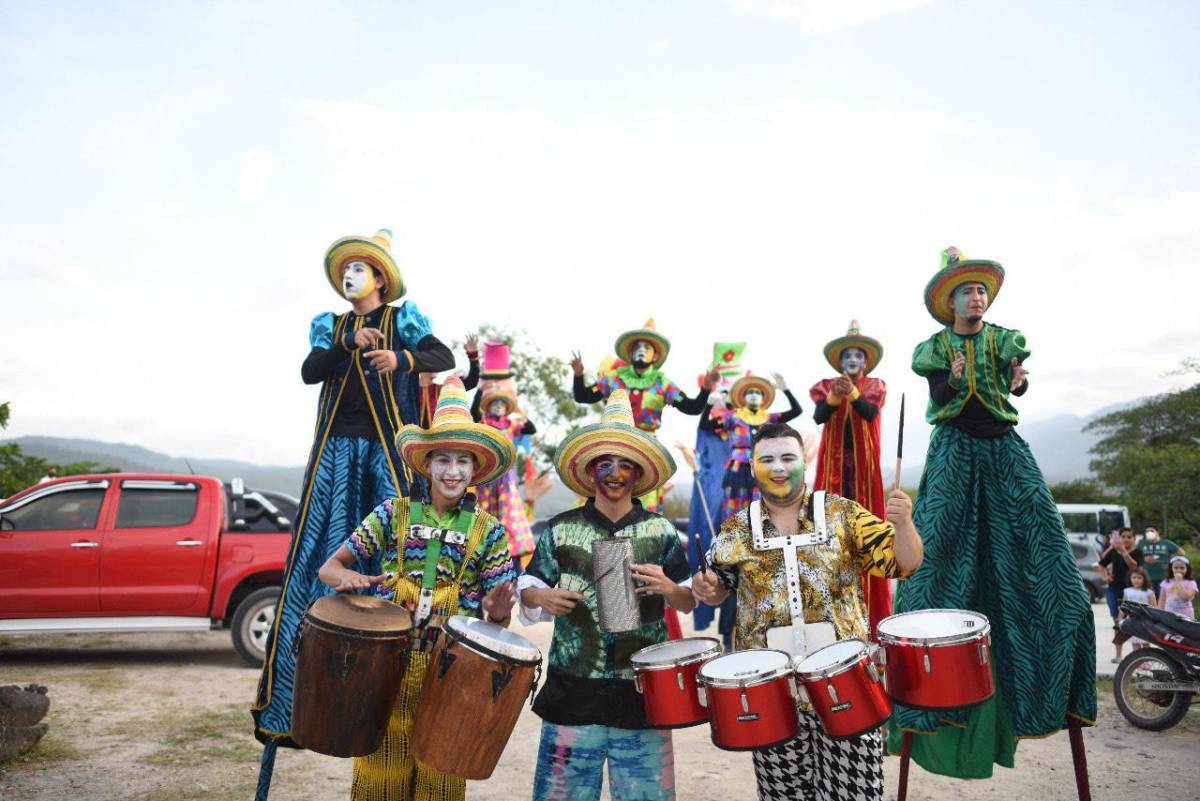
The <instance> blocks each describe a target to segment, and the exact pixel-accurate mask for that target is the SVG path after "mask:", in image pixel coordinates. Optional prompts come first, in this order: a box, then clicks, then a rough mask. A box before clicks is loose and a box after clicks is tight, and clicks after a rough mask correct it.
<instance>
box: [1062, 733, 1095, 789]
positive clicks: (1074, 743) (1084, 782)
mask: <svg viewBox="0 0 1200 801" xmlns="http://www.w3.org/2000/svg"><path fill="white" fill-rule="evenodd" d="M1067 734H1068V735H1069V736H1070V738H1071V761H1072V762H1073V763H1074V764H1075V789H1076V790H1078V791H1079V801H1092V787H1091V782H1090V781H1089V780H1088V769H1087V752H1086V751H1084V749H1083V727H1082V726H1080V725H1079V720H1078V719H1077V718H1068V720H1067Z"/></svg>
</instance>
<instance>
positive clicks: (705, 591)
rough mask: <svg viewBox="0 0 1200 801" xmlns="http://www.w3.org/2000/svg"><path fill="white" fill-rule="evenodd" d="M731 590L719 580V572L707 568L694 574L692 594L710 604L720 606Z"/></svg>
mask: <svg viewBox="0 0 1200 801" xmlns="http://www.w3.org/2000/svg"><path fill="white" fill-rule="evenodd" d="M728 594H729V591H728V590H726V589H725V588H724V587H723V586H721V582H719V581H717V574H716V573H714V572H712V571H711V570H706V571H703V572H701V573H697V574H696V575H694V576H692V595H694V596H695V597H696V600H697V601H702V602H704V603H706V604H708V605H709V606H720V605H721V602H722V601H724V600H725V596H727V595H728Z"/></svg>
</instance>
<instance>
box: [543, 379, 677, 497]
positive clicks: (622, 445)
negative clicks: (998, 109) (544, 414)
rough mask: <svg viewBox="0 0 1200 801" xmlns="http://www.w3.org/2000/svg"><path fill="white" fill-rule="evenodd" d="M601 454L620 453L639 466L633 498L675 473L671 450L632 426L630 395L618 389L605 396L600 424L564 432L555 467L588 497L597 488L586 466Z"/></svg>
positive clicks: (578, 493) (562, 476) (574, 488)
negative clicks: (639, 474) (640, 471)
mask: <svg viewBox="0 0 1200 801" xmlns="http://www.w3.org/2000/svg"><path fill="white" fill-rule="evenodd" d="M601 456H619V457H621V458H623V459H628V460H629V461H631V462H633V463H634V464H636V465H637V466H638V467H640V468H642V475H641V478H639V479H638V482H637V483H636V484H635V485H634V487H633V495H634V497H638V496H641V495H645V494H646V493H648V492H653V491H654V490H656V489H658V488H659V487H661V486H662V485H663V484H665V483H666V482H667V479H669V478H670V477H671V476H672V475H674V473H675V460H674V459H672V458H671V454H670V452H669V451H668V450H667V449H666V448H664V447H663V446H662V444H661V443H660V442H659V441H658V439H657V438H655V437H654V435H653V434H647V433H646V432H645V431H642V430H641V429H639V428H637V427H636V426H634V424H633V410H632V409H630V407H629V396H628V395H627V394H626V393H625V390H623V389H619V388H618V389H615V390H613V391H612V394H610V395H609V396H608V404H607V405H606V406H605V407H604V416H603V418H602V419H601V421H600V422H599V423H592V424H591V425H587V426H583V427H582V428H577V429H575V430H574V431H572V432H571V433H570V434H567V437H566V439H564V440H563V441H562V444H561V445H559V446H558V451H556V452H555V454H554V469H555V470H557V471H558V475H559V478H561V479H562V482H563V483H564V484H566V485H567V487H568V488H570V489H571V491H572V492H574V493H576V494H577V495H582V496H584V497H585V498H589V497H591V496H593V495H595V494H596V490H595V488H594V487H593V486H592V480H591V478H590V477H589V476H588V474H587V466H588V465H589V464H591V463H592V462H593V461H595V460H596V459H598V458H600V457H601Z"/></svg>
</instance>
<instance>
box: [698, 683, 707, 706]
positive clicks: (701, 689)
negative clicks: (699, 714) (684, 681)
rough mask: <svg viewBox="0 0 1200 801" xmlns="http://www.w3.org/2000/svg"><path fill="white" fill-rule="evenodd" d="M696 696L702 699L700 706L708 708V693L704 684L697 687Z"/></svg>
mask: <svg viewBox="0 0 1200 801" xmlns="http://www.w3.org/2000/svg"><path fill="white" fill-rule="evenodd" d="M696 698H697V700H699V701H700V706H702V707H704V708H705V709H707V708H708V693H707V692H706V691H705V689H704V687H703V686H700V687H697V688H696Z"/></svg>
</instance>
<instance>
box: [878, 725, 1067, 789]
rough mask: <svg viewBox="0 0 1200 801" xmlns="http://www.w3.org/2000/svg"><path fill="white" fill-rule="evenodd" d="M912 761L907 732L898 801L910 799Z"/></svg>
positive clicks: (901, 747) (902, 743)
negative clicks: (909, 765)
mask: <svg viewBox="0 0 1200 801" xmlns="http://www.w3.org/2000/svg"><path fill="white" fill-rule="evenodd" d="M911 760H912V732H911V731H906V732H904V737H903V739H901V741H900V789H899V790H898V791H897V792H896V801H907V799H908V763H909V762H910V761H911ZM1089 801H1090V800H1089Z"/></svg>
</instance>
